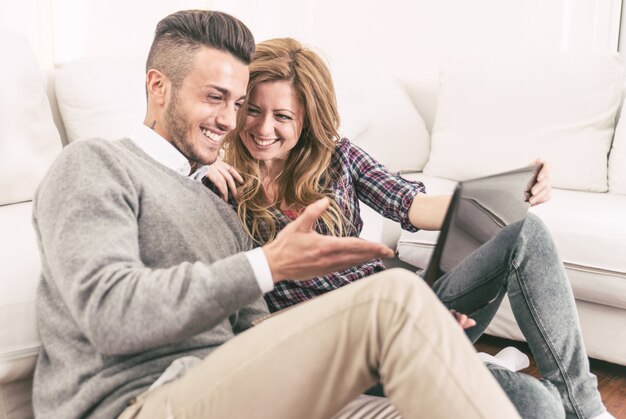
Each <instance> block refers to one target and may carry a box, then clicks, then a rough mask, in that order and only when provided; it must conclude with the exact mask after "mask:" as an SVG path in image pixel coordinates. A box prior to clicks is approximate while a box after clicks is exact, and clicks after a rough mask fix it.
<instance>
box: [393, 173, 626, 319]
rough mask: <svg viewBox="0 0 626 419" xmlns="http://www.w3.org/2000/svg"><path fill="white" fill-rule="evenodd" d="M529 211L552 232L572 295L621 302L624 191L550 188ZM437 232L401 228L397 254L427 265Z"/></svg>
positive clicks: (431, 182)
mask: <svg viewBox="0 0 626 419" xmlns="http://www.w3.org/2000/svg"><path fill="white" fill-rule="evenodd" d="M406 177H407V178H410V179H419V180H421V181H423V182H424V183H425V185H426V190H427V191H428V192H429V193H449V192H451V191H452V190H453V189H454V184H455V183H454V182H450V181H445V180H441V179H436V178H435V179H433V178H432V177H430V176H425V175H423V174H421V173H419V174H415V175H409V176H406ZM531 211H532V212H534V213H535V214H537V215H538V216H539V217H541V219H542V220H543V221H544V222H545V223H546V225H547V227H548V229H549V230H550V232H551V233H552V236H553V237H554V241H555V243H556V245H557V248H558V250H559V253H560V255H561V258H562V259H563V262H564V263H565V266H566V268H567V273H568V276H569V279H570V281H571V283H572V288H573V290H574V295H575V296H576V298H577V299H579V300H585V301H589V302H594V303H597V304H604V305H609V306H613V307H617V308H626V221H625V219H624V214H625V213H626V196H623V195H616V194H610V193H591V192H579V191H568V190H560V189H555V190H554V191H553V196H552V199H551V200H550V201H549V202H547V203H545V204H543V205H539V206H537V207H533V208H532V209H531ZM437 236H438V233H437V232H429V231H418V232H417V233H409V232H406V231H403V232H402V234H401V236H400V240H399V241H398V246H397V250H398V255H399V257H400V259H401V260H402V261H404V262H407V263H410V264H412V265H414V266H417V267H421V268H423V267H425V266H427V264H428V262H429V260H430V255H431V253H432V250H433V247H434V245H435V243H436V241H437ZM589 249H593V251H591V252H590V251H589Z"/></svg>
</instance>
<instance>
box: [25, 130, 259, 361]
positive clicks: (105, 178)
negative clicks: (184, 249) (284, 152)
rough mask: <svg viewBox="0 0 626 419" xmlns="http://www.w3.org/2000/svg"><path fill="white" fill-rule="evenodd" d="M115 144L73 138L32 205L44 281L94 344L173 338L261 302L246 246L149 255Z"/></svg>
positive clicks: (110, 350)
mask: <svg viewBox="0 0 626 419" xmlns="http://www.w3.org/2000/svg"><path fill="white" fill-rule="evenodd" d="M111 147H112V146H105V145H103V144H98V143H97V142H85V143H82V144H81V143H76V144H72V145H70V146H68V147H67V148H66V150H65V151H64V153H62V155H61V157H60V158H59V159H58V160H57V162H56V163H55V164H54V165H53V167H52V168H51V171H50V172H49V173H48V176H47V178H46V180H45V181H44V182H43V183H42V185H41V186H40V188H39V190H38V192H37V195H36V198H35V201H34V204H33V221H34V226H35V230H36V232H37V236H38V239H39V246H40V251H41V255H42V269H43V276H44V281H46V286H48V287H54V288H55V289H56V292H57V293H58V294H59V295H60V296H61V298H62V300H63V301H62V302H63V304H64V306H65V307H66V308H67V311H69V313H70V316H71V317H72V319H73V321H74V322H75V324H76V325H77V326H78V328H79V329H80V330H81V332H82V333H83V334H84V335H85V336H86V338H87V339H88V340H89V341H90V342H91V344H92V345H93V346H94V347H95V348H96V350H97V351H98V352H100V353H102V354H104V355H121V354H130V353H136V352H141V351H145V350H148V349H152V348H156V347H159V346H162V345H166V344H172V343H175V342H178V341H180V340H182V339H185V338H187V337H190V336H193V335H195V334H197V333H199V332H202V331H205V330H208V329H211V328H212V327H214V326H216V325H218V324H219V323H221V322H222V321H224V320H226V319H227V318H228V316H229V315H231V314H233V313H234V312H236V311H237V310H239V309H240V308H242V307H245V306H247V305H250V304H253V303H255V302H256V301H257V300H258V299H259V298H260V297H261V291H260V289H259V286H258V284H257V282H256V280H255V278H254V275H253V273H252V269H251V267H250V265H249V263H248V261H247V258H246V257H245V255H244V254H243V253H237V254H234V255H232V256H230V257H227V258H224V259H221V260H218V261H216V262H214V263H212V264H207V263H203V262H199V261H193V260H190V261H188V262H183V263H180V264H178V265H175V266H171V267H168V268H165V269H150V268H148V267H146V266H145V265H144V264H143V263H142V260H141V257H140V254H141V249H140V246H139V238H138V234H139V232H138V222H137V219H138V217H140V216H141V205H140V196H139V193H138V191H137V190H136V186H135V184H134V183H133V181H132V178H131V177H130V175H129V174H128V173H127V171H126V170H125V169H124V167H123V165H121V164H120V162H119V161H118V160H117V157H116V155H115V154H114V153H113V152H112V150H111ZM171 246H175V244H171Z"/></svg>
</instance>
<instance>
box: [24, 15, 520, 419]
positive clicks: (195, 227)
mask: <svg viewBox="0 0 626 419" xmlns="http://www.w3.org/2000/svg"><path fill="white" fill-rule="evenodd" d="M253 51H254V40H253V38H252V35H251V34H250V32H249V30H248V29H247V28H246V27H245V26H244V25H243V24H242V23H241V22H239V21H238V20H236V19H234V18H233V17H231V16H228V15H225V14H222V13H218V12H208V11H182V12H178V13H175V14H172V15H170V16H168V17H166V18H165V19H163V20H162V21H161V22H160V23H159V24H158V26H157V30H156V34H155V39H154V42H153V45H152V48H151V51H150V54H149V57H148V62H147V68H146V70H147V74H146V89H147V97H148V110H147V115H146V119H145V121H144V125H143V126H142V127H141V128H140V129H139V130H138V131H137V133H136V134H135V135H133V137H132V138H130V139H123V140H120V141H116V142H105V141H97V140H94V141H86V142H80V143H75V144H72V145H70V146H68V147H67V148H66V149H65V150H64V152H63V154H62V155H61V157H60V158H59V159H58V160H57V162H56V163H55V164H54V165H53V167H52V168H51V170H50V173H49V174H48V176H47V178H46V180H45V181H44V182H43V183H42V185H41V187H40V189H39V190H38V193H37V196H36V199H35V202H34V210H33V211H34V225H35V228H36V231H37V234H38V238H39V245H40V251H41V255H42V269H43V272H42V280H41V283H40V286H39V289H38V301H37V306H38V321H39V327H40V331H41V339H42V346H43V348H42V352H41V355H40V357H39V360H38V364H37V369H36V373H35V384H34V408H35V413H36V415H37V417H40V418H53V417H54V418H70V417H91V418H114V417H123V418H166V417H168V418H169V417H192V418H195V417H197V418H204V417H215V418H251V417H268V418H292V417H298V418H302V417H307V418H326V417H330V416H332V414H333V413H335V412H337V411H339V410H340V409H341V408H342V407H343V406H344V405H346V404H347V403H348V402H349V401H351V400H352V399H354V398H355V397H356V396H357V395H358V394H360V393H361V392H362V391H363V390H365V389H366V388H368V387H369V386H371V385H372V384H373V383H374V382H375V381H376V380H378V379H380V380H381V381H382V382H383V383H384V384H385V387H386V391H387V393H388V394H389V397H390V399H391V400H392V402H393V403H394V405H395V406H396V407H397V408H398V410H399V411H400V413H402V414H403V415H404V416H405V417H416V416H417V415H420V414H423V413H424V412H428V414H427V415H428V416H429V417H433V418H438V417H461V416H463V417H471V418H473V417H476V418H478V417H498V418H501V417H507V418H514V417H517V413H516V411H515V409H514V408H513V406H512V405H511V404H510V402H509V401H508V400H507V399H506V396H505V395H504V393H503V392H502V391H501V390H500V389H499V387H498V385H497V384H496V383H495V381H494V380H493V378H491V376H490V375H489V373H488V372H487V370H486V369H485V368H484V367H483V366H482V365H481V364H480V363H479V361H478V359H477V357H476V355H475V353H474V352H473V350H472V348H471V345H470V344H469V343H468V341H467V339H466V338H465V336H464V335H463V333H462V330H461V328H460V327H459V326H458V325H457V324H456V323H455V322H454V320H453V318H452V316H450V314H449V313H448V312H447V311H446V310H445V309H444V308H443V306H442V305H441V304H440V303H439V302H438V301H437V299H436V297H435V296H434V295H433V294H432V293H431V292H430V290H429V289H428V288H427V287H426V286H425V285H423V283H422V281H420V280H418V279H417V278H416V277H415V276H414V275H412V274H410V273H408V272H405V271H400V270H391V271H388V272H386V273H384V274H382V275H379V276H376V277H372V278H371V279H367V280H363V281H361V283H359V284H356V285H353V286H350V287H345V289H342V290H339V291H337V292H333V293H330V294H329V295H327V296H324V297H321V298H318V299H316V300H315V301H312V302H310V303H307V304H303V305H302V306H300V307H296V308H294V309H292V310H289V311H288V312H286V313H284V314H281V315H280V316H276V317H274V318H272V319H269V320H266V321H264V322H262V323H261V324H260V325H258V326H255V327H253V328H251V325H252V323H253V321H255V320H258V319H260V318H261V317H262V316H265V315H266V314H267V307H266V306H265V303H264V302H263V299H262V298H261V297H262V294H263V293H264V292H267V291H269V290H271V289H272V287H273V284H274V283H276V282H278V281H281V280H284V279H287V278H290V279H296V280H302V279H306V278H308V277H311V276H315V275H320V274H324V273H328V272H332V271H335V270H338V269H340V268H344V267H347V266H350V265H353V264H355V263H357V262H360V261H365V260H370V259H372V258H374V257H383V256H391V255H392V252H391V251H390V250H389V249H388V248H386V247H385V246H382V245H378V244H374V243H368V242H366V241H363V240H359V239H354V238H352V239H351V238H334V237H326V236H320V235H318V234H316V233H314V232H313V231H312V229H311V226H312V224H313V223H314V222H315V221H316V219H317V218H318V216H319V215H320V214H321V213H323V211H324V210H325V209H326V208H327V206H328V202H327V201H326V200H322V201H319V202H317V203H316V204H313V205H311V206H310V207H308V208H307V209H306V211H305V212H304V213H303V214H302V216H301V217H299V218H298V219H297V220H295V221H294V222H293V223H292V224H290V226H289V227H287V228H286V229H285V230H284V231H283V232H281V234H280V235H278V237H277V238H276V240H275V241H274V242H272V243H271V244H269V245H266V246H264V247H262V248H257V249H254V250H250V249H251V243H250V239H249V238H248V237H247V236H246V235H245V234H244V233H243V231H242V229H241V227H240V225H239V221H238V219H237V218H236V216H235V214H233V213H232V211H231V210H230V209H229V207H228V206H227V205H226V204H225V203H223V202H221V200H220V199H219V197H217V195H214V194H213V193H212V192H210V191H209V190H207V189H206V188H205V187H204V186H203V185H202V184H201V182H200V181H199V179H201V178H202V176H203V174H204V172H205V170H206V167H205V165H207V164H211V163H212V162H213V161H214V160H215V159H216V157H217V152H218V149H219V146H220V142H221V139H222V138H223V136H224V134H226V133H227V132H228V131H229V130H231V129H232V128H233V127H234V125H235V119H236V113H237V109H238V108H239V107H240V106H241V103H242V101H243V100H244V96H245V92H246V84H247V80H248V69H247V65H248V64H249V63H250V60H251V58H252V55H253ZM244 331H245V332H244ZM120 415H121V416H120Z"/></svg>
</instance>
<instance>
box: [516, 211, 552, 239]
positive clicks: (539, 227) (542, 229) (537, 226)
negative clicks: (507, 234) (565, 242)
mask: <svg viewBox="0 0 626 419" xmlns="http://www.w3.org/2000/svg"><path fill="white" fill-rule="evenodd" d="M522 232H523V233H524V235H525V236H526V237H529V238H533V239H539V240H542V241H552V236H551V235H550V231H549V230H548V228H547V227H546V225H545V224H544V222H543V221H542V220H541V218H539V217H538V216H536V215H535V214H528V216H527V217H526V220H525V221H524V227H523V228H522Z"/></svg>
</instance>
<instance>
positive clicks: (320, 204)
mask: <svg viewBox="0 0 626 419" xmlns="http://www.w3.org/2000/svg"><path fill="white" fill-rule="evenodd" d="M329 206H330V200H329V199H328V198H322V199H319V200H317V201H316V202H314V203H312V204H311V205H309V206H307V207H306V208H305V209H304V211H303V212H302V214H300V215H299V216H298V218H296V219H295V220H293V221H292V222H291V224H293V225H294V227H295V228H297V229H298V230H300V231H309V230H311V229H312V228H313V225H314V224H315V222H316V221H317V219H318V218H320V216H321V215H322V214H323V213H324V211H326V210H327V209H328V207H329Z"/></svg>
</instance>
